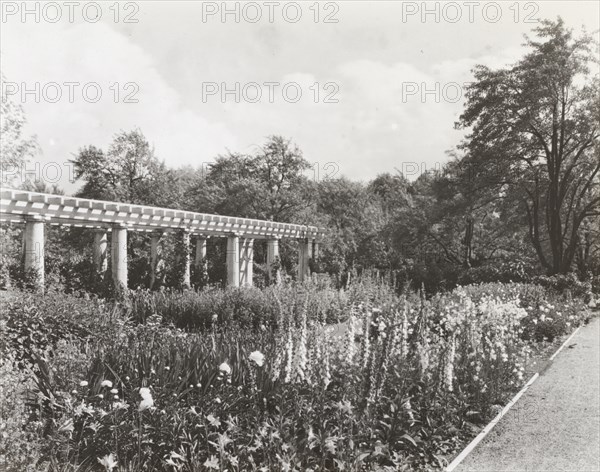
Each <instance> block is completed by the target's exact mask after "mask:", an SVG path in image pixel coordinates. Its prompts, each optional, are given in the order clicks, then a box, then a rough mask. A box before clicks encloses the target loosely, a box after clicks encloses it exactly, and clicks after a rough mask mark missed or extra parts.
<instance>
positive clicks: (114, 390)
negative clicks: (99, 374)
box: [110, 388, 119, 395]
mask: <svg viewBox="0 0 600 472" xmlns="http://www.w3.org/2000/svg"><path fill="white" fill-rule="evenodd" d="M110 393H112V394H113V395H116V394H117V393H119V391H118V390H117V389H116V388H113V389H112V390H111V391H110Z"/></svg>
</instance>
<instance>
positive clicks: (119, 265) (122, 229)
mask: <svg viewBox="0 0 600 472" xmlns="http://www.w3.org/2000/svg"><path fill="white" fill-rule="evenodd" d="M110 249H111V263H112V278H113V283H114V285H115V288H116V289H117V290H118V291H119V290H121V289H127V227H126V226H124V225H119V224H116V225H114V226H113V228H112V235H111V244H110Z"/></svg>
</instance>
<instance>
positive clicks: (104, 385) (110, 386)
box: [100, 380, 112, 388]
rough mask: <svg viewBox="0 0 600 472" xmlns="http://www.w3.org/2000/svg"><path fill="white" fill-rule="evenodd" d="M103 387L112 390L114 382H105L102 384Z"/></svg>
mask: <svg viewBox="0 0 600 472" xmlns="http://www.w3.org/2000/svg"><path fill="white" fill-rule="evenodd" d="M100 386H101V387H108V388H112V382H111V381H110V380H103V381H102V383H101V384H100Z"/></svg>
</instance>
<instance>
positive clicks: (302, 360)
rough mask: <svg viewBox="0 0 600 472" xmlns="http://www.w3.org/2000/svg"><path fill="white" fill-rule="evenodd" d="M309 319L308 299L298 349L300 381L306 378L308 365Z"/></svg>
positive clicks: (297, 372)
mask: <svg viewBox="0 0 600 472" xmlns="http://www.w3.org/2000/svg"><path fill="white" fill-rule="evenodd" d="M307 317H308V297H307V298H306V301H305V303H304V307H303V309H302V320H301V323H302V324H301V327H300V340H299V342H298V347H297V349H296V362H295V367H296V375H297V377H298V378H300V380H304V379H305V378H306V364H307V363H308V333H307V330H308V328H307Z"/></svg>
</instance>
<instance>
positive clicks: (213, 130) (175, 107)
mask: <svg viewBox="0 0 600 472" xmlns="http://www.w3.org/2000/svg"><path fill="white" fill-rule="evenodd" d="M3 27H4V25H3ZM7 29H9V31H5V32H4V34H3V36H5V38H4V39H6V38H10V42H8V41H6V40H3V45H4V46H3V48H2V51H1V54H2V65H3V71H2V72H3V73H4V75H5V76H6V80H7V81H10V82H16V83H18V84H19V86H20V87H21V88H22V86H23V85H25V86H27V87H28V89H34V87H35V82H38V83H39V89H38V90H39V94H38V97H36V96H35V94H29V95H26V96H25V97H22V96H18V95H17V96H15V97H14V99H16V100H18V101H20V102H21V103H23V106H24V108H25V111H26V113H27V118H28V122H29V124H28V128H27V130H26V131H29V132H33V133H35V134H37V135H38V138H39V141H40V145H41V147H42V150H43V153H44V155H43V157H42V160H43V161H45V162H48V161H54V162H64V161H66V160H67V159H69V158H71V157H72V154H73V153H76V152H77V150H78V148H79V147H82V146H85V145H89V144H94V145H96V146H100V147H104V148H105V147H106V146H107V145H108V143H109V142H110V141H111V139H112V136H113V135H114V134H115V133H116V132H118V131H119V130H121V129H123V130H130V129H132V128H134V127H139V128H140V129H141V130H142V131H143V132H144V134H145V135H146V136H147V138H148V139H149V140H150V142H151V143H152V144H154V146H155V149H156V153H157V155H158V157H159V158H161V159H164V160H165V161H166V162H167V164H168V165H171V166H179V165H183V164H197V165H199V164H200V163H201V162H206V161H210V160H212V158H214V156H216V155H217V154H218V153H220V152H222V151H223V150H224V149H225V148H226V147H231V148H235V147H236V146H237V144H238V143H237V140H236V138H235V136H234V134H233V133H231V132H230V131H229V129H228V128H227V126H226V125H225V124H224V123H219V122H210V121H209V120H207V119H206V118H204V117H203V116H202V114H201V113H199V112H197V111H195V110H192V109H189V108H187V107H186V103H185V101H184V100H183V99H182V97H181V95H180V93H178V91H176V90H175V89H174V88H173V87H171V86H170V85H169V84H168V83H167V82H166V81H165V79H164V78H163V77H162V76H161V75H160V73H159V72H158V70H157V67H156V65H155V64H154V61H153V57H152V55H151V54H150V53H149V52H147V51H145V50H143V49H142V48H140V47H139V46H137V45H135V44H134V43H133V42H132V41H131V40H130V39H129V38H128V37H127V36H126V35H124V34H122V33H119V32H117V31H115V30H114V29H112V28H111V27H110V26H109V25H108V24H104V23H101V22H99V23H96V24H44V23H41V24H36V23H33V24H20V23H18V24H12V25H11V24H8V25H7ZM26 51H31V52H32V54H26V53H25V52H26ZM42 52H43V54H42ZM32 58H34V60H32ZM50 82H55V83H57V84H58V87H55V86H48V85H47V84H48V83H50ZM68 82H75V83H77V84H78V85H73V86H71V88H69V86H68V85H65V83H68ZM92 83H93V84H97V85H92V86H90V85H89V84H92ZM86 84H87V88H86V91H87V95H85V96H84V95H83V90H84V86H85V85H86ZM126 84H129V85H127V86H126ZM70 90H72V91H73V92H74V93H73V98H72V103H71V102H70V101H71V100H70V98H69V91H70ZM97 90H100V91H101V98H100V99H99V100H98V101H97V102H95V103H92V101H93V100H95V98H96V91H97ZM59 91H60V93H62V96H61V98H60V100H58V101H57V102H56V103H48V102H47V100H45V98H48V97H50V98H51V100H54V99H55V97H57V96H58V95H57V94H58V92H59ZM23 98H24V99H25V100H23ZM128 101H129V102H131V101H137V103H127V102H128ZM115 102H116V103H115Z"/></svg>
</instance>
